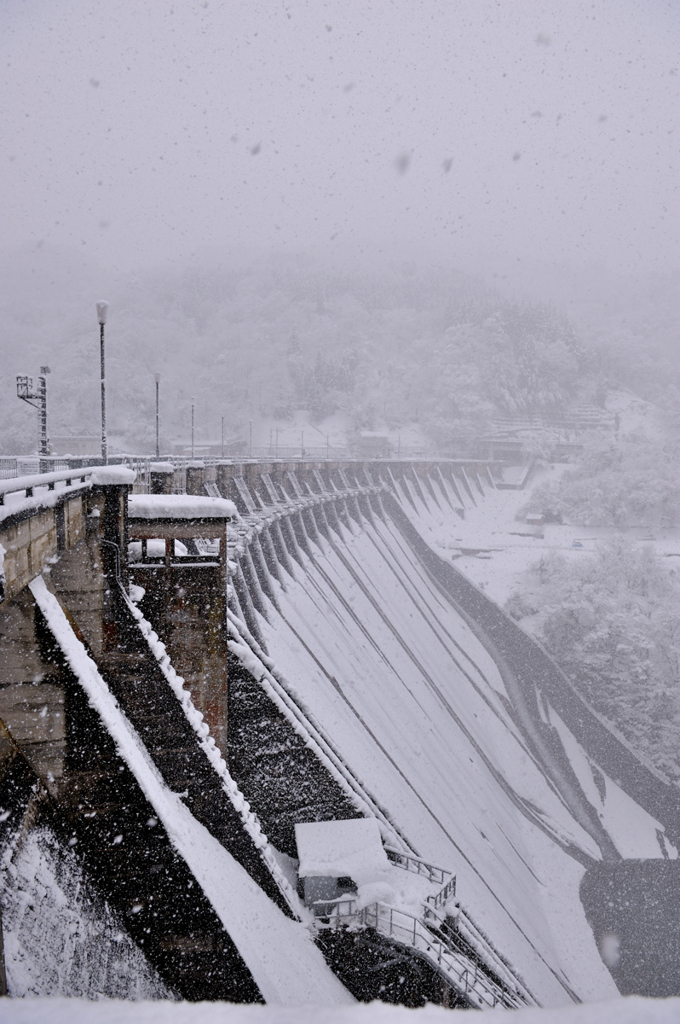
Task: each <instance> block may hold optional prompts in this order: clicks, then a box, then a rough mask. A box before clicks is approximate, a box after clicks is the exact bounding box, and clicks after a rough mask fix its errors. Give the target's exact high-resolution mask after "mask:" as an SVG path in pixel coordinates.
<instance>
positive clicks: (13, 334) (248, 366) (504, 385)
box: [0, 251, 672, 452]
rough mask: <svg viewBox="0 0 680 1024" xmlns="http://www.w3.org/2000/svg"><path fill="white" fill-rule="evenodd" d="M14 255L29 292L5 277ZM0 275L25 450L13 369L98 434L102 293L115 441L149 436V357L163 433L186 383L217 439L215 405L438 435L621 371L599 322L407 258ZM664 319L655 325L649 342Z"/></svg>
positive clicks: (594, 391)
mask: <svg viewBox="0 0 680 1024" xmlns="http://www.w3.org/2000/svg"><path fill="white" fill-rule="evenodd" d="M27 267H31V268H32V279H33V280H35V282H36V290H35V291H32V292H27V291H26V288H25V284H21V285H20V283H19V282H21V281H25V280H26V279H27V278H28V277H29V276H30V275H27V274H26V273H24V271H25V270H26V268H27ZM2 276H3V279H4V287H3V289H2V293H3V299H2V302H3V308H2V322H1V327H0V352H1V353H2V360H1V366H2V376H1V378H0V388H1V391H2V403H1V407H0V409H1V411H0V419H1V423H0V427H1V429H0V436H1V437H2V445H3V449H4V451H5V452H20V451H21V452H28V451H31V450H34V448H35V421H34V416H33V413H32V412H31V410H30V409H28V408H27V407H26V406H24V405H23V404H22V403H20V402H18V401H17V399H16V397H15V393H14V376H15V374H16V373H21V372H28V373H37V371H38V368H39V366H40V365H41V364H44V363H48V364H50V365H51V369H52V374H51V377H50V432H51V434H52V436H57V435H64V434H67V435H68V434H91V435H94V436H95V437H96V435H97V433H98V428H99V404H98V403H99V382H98V328H97V322H96V316H95V312H94V301H95V299H97V298H99V297H102V296H101V295H100V294H99V292H102V295H103V297H106V298H107V299H108V300H109V301H110V303H111V311H110V317H109V323H108V325H107V376H108V387H109V403H110V430H111V433H112V436H113V439H114V443H116V444H118V445H119V446H122V447H123V448H124V449H127V450H134V449H143V448H146V449H148V447H149V445H150V444H151V442H152V438H153V424H154V377H153V375H154V373H155V372H160V373H161V375H162V379H161V401H162V408H161V412H162V434H163V443H164V444H170V443H173V442H175V441H177V440H182V441H185V442H186V441H187V440H188V435H189V422H190V406H191V398H192V396H193V395H196V396H197V411H196V428H197V435H196V436H197V441H199V442H200V441H207V440H213V441H214V440H216V439H217V438H218V437H219V436H220V427H221V418H222V416H224V417H225V428H226V430H227V432H228V433H229V434H232V435H234V434H241V435H244V434H245V433H247V429H248V421H249V420H250V419H253V420H254V421H255V422H257V421H258V419H261V418H265V417H266V418H270V419H271V418H277V419H279V420H281V421H285V419H286V418H287V417H290V416H291V415H292V412H293V410H295V409H300V408H303V409H307V410H308V412H309V416H310V419H311V421H312V422H320V421H322V420H323V419H324V417H327V416H329V415H330V414H332V413H340V414H341V418H342V422H343V423H344V424H345V425H346V427H347V428H348V429H349V430H352V429H384V428H388V429H399V428H401V427H403V426H406V425H408V424H412V423H419V424H420V425H421V427H422V430H423V431H424V432H425V434H426V435H427V436H428V437H429V438H430V440H431V441H432V443H434V444H437V445H446V444H447V443H448V441H449V440H450V439H451V438H452V437H454V436H457V435H461V434H467V433H474V432H477V431H479V430H483V429H485V428H486V427H487V426H488V423H489V421H490V420H491V418H492V417H494V416H507V415H508V414H520V415H522V416H528V415H533V414H536V413H541V414H551V413H559V412H560V411H561V410H563V409H564V408H565V406H567V405H568V404H569V403H570V402H572V401H574V400H575V399H578V400H579V401H589V402H594V403H596V404H597V403H599V402H601V401H602V400H603V396H604V393H605V391H606V387H607V385H608V384H609V383H612V382H614V381H616V380H619V379H621V378H622V377H625V376H626V375H627V377H628V378H632V377H634V373H633V370H632V368H631V358H632V357H631V344H632V343H630V339H628V341H627V342H626V345H625V346H624V348H623V350H622V351H618V350H617V360H615V361H614V360H612V358H611V346H612V345H613V344H614V342H615V339H614V338H613V337H612V331H611V330H609V331H608V332H607V331H605V336H604V337H601V336H596V334H595V332H593V331H589V330H584V329H583V328H580V327H579V328H577V327H575V326H574V325H573V324H572V323H570V322H569V320H568V319H567V318H566V316H564V315H563V314H562V313H560V312H559V311H558V310H557V309H556V308H555V307H553V306H547V305H542V304H540V303H536V302H530V301H528V300H521V301H520V300H514V299H510V298H508V297H507V296H505V295H503V294H502V293H500V292H498V291H495V290H494V289H492V288H490V287H488V286H487V285H486V284H485V283H484V282H483V281H482V280H481V279H480V278H477V277H474V276H469V275H466V274H463V273H453V272H448V273H445V272H443V271H441V270H423V269H418V268H417V267H416V266H415V265H410V264H409V265H398V266H397V265H391V266H390V265H387V264H386V265H385V266H384V267H383V269H382V270H381V271H380V272H376V271H373V272H372V273H363V272H362V271H361V268H356V269H354V270H353V271H351V272H350V271H347V270H337V269H335V270H332V269H329V268H325V267H324V266H323V265H321V264H319V263H318V262H315V261H314V260H312V259H311V258H302V257H295V258H293V257H290V258H287V259H284V258H278V259H270V260H268V261H260V262H251V263H250V265H246V263H245V262H244V263H243V264H242V265H240V266H237V265H232V266H227V265H220V264H219V262H218V261H213V262H212V263H206V262H205V261H202V262H201V264H200V265H199V264H198V263H197V265H196V267H195V268H192V269H184V270H182V271H178V272H176V273H174V274H168V273H164V274H153V273H150V272H149V273H146V274H142V275H137V276H136V277H134V278H128V279H124V280H121V281H119V282H118V284H117V285H116V286H115V287H114V288H112V289H108V290H106V280H107V279H106V275H105V274H103V273H102V272H101V270H99V269H97V268H96V267H94V266H90V265H88V264H84V263H83V262H82V260H78V259H76V257H74V256H73V254H72V253H70V252H54V251H50V252H41V253H39V254H36V253H35V252H30V253H29V252H28V251H25V252H17V253H14V254H12V259H11V260H8V261H5V266H4V269H3V271H2ZM631 330H632V328H631ZM667 333H668V331H666V332H665V333H664V331H661V332H660V334H659V332H657V335H656V345H657V350H661V349H663V345H664V339H665V337H666V335H667ZM657 355H658V352H657ZM670 365H671V363H670V360H669V366H670ZM670 376H672V374H671V375H670ZM669 379H670V378H669V375H668V374H666V375H665V383H664V387H666V390H668V382H669ZM657 390H658V386H657Z"/></svg>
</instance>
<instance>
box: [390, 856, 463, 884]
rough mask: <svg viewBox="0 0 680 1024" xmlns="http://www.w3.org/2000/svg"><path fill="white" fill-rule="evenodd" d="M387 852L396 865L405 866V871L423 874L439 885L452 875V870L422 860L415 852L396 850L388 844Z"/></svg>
mask: <svg viewBox="0 0 680 1024" xmlns="http://www.w3.org/2000/svg"><path fill="white" fill-rule="evenodd" d="M385 852H386V853H387V856H388V858H389V860H390V861H391V862H392V864H394V865H395V867H398V868H403V869H404V871H411V872H413V873H414V874H416V875H423V876H424V877H425V878H427V879H428V880H429V881H430V882H436V883H437V885H444V884H445V883H446V881H447V879H449V878H451V876H452V872H451V871H447V870H446V868H438V867H435V865H434V864H428V862H427V861H425V860H421V858H420V857H414V856H413V854H411V853H404V852H403V851H402V850H395V849H394V848H393V847H392V846H386V847H385ZM454 891H455V879H454Z"/></svg>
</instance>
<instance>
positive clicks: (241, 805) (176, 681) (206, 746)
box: [119, 581, 307, 921]
mask: <svg viewBox="0 0 680 1024" xmlns="http://www.w3.org/2000/svg"><path fill="white" fill-rule="evenodd" d="M119 585H120V590H121V593H122V596H123V599H124V601H125V604H126V606H127V608H128V610H129V612H130V614H131V615H132V617H133V619H134V620H135V622H136V624H137V627H138V629H139V631H140V632H141V634H142V636H143V637H144V639H145V640H146V642H147V644H148V646H149V650H150V651H151V653H152V655H153V657H154V658H155V659H156V661H157V663H158V666H159V668H160V670H161V672H162V673H163V675H164V676H165V679H166V682H167V683H168V684H169V686H170V689H171V690H172V692H173V693H174V695H175V697H176V698H177V700H178V701H179V703H180V705H181V707H182V710H183V712H184V715H185V717H186V719H187V721H188V722H189V724H190V726H191V728H192V729H193V731H194V733H195V734H196V736H197V738H198V742H199V745H200V747H201V749H202V750H203V752H204V754H205V755H206V757H207V758H208V761H209V762H210V766H211V767H212V768H213V770H214V771H215V772H216V774H217V776H218V778H219V779H220V782H221V784H222V789H223V791H224V792H225V793H226V795H227V797H228V798H229V800H230V802H231V804H232V806H233V808H234V810H235V811H236V813H237V814H238V815H239V817H240V819H241V822H242V824H243V827H244V828H245V830H246V832H247V833H248V835H249V836H250V838H251V840H252V841H253V844H254V845H255V847H256V849H257V850H258V852H259V854H260V857H261V859H262V861H263V862H264V864H265V865H266V867H267V868H268V869H269V872H270V873H271V875H272V877H273V879H274V881H275V882H276V884H277V885H278V887H279V890H280V891H281V894H282V895H283V897H284V899H285V900H286V902H287V903H288V906H289V907H290V909H291V910H292V912H293V914H295V916H296V917H297V918H299V919H300V920H302V921H304V920H305V919H306V917H307V914H306V911H305V908H304V906H303V904H302V902H301V901H300V898H299V897H298V895H297V893H296V892H295V890H294V889H293V887H292V885H291V884H290V882H289V881H288V879H287V878H286V876H285V875H284V873H283V872H282V870H281V867H280V865H279V862H278V860H277V859H276V856H275V854H274V852H273V850H272V847H271V844H270V842H269V840H268V838H267V836H266V835H265V834H264V832H263V830H262V826H261V825H260V821H259V819H258V817H257V815H256V814H255V813H254V811H252V810H251V807H250V804H249V803H248V801H247V800H246V799H245V797H244V796H243V794H242V793H241V791H240V789H239V788H238V786H237V785H236V782H235V781H234V779H233V777H232V776H231V774H230V772H229V769H228V768H227V763H226V761H225V760H224V758H223V757H222V753H221V751H220V749H219V747H218V746H217V744H216V743H215V740H214V738H213V737H212V736H211V735H210V729H209V727H208V724H207V722H206V721H205V719H204V716H203V715H202V713H201V712H200V711H199V710H198V708H197V707H196V705H195V704H194V702H193V700H192V697H191V693H190V691H189V690H188V689H187V688H186V687H185V685H184V679H183V678H182V676H180V675H178V674H177V672H176V671H175V669H174V667H173V665H172V663H171V661H170V657H169V655H168V652H167V648H166V646H165V644H164V643H163V642H162V641H161V640H160V639H159V637H158V634H157V633H156V632H155V631H154V629H153V628H152V626H151V624H150V623H149V622H148V621H147V620H146V619H145V618H144V616H143V615H142V613H141V611H140V610H139V608H137V606H136V605H135V603H134V602H133V601H132V600H131V599H130V596H129V595H128V593H127V591H126V590H125V587H124V586H122V585H121V584H120V581H119Z"/></svg>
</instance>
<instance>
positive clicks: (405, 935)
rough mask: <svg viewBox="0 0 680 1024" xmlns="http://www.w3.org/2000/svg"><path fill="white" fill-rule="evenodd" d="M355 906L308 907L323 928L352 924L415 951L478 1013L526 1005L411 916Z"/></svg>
mask: <svg viewBox="0 0 680 1024" xmlns="http://www.w3.org/2000/svg"><path fill="white" fill-rule="evenodd" d="M356 903H357V901H356V900H355V899H351V898H347V897H340V898H339V899H336V900H328V901H321V900H320V901H318V902H316V903H314V904H312V907H313V909H314V912H315V914H316V916H317V917H321V918H326V919H327V920H328V924H327V925H326V927H331V928H334V929H337V928H339V927H341V926H342V924H343V923H349V922H352V921H355V922H356V923H357V924H360V925H363V926H364V927H366V928H374V929H375V931H377V932H378V933H379V934H381V935H384V936H385V937H386V938H390V939H393V940H394V941H396V942H399V943H400V944H401V945H404V946H408V947H409V948H411V949H413V950H415V951H416V952H417V953H418V954H419V955H421V956H424V957H425V958H426V959H427V960H429V961H430V963H432V964H433V966H435V967H437V968H438V969H439V970H440V971H441V972H442V973H444V974H445V975H448V977H449V978H452V979H453V980H454V983H455V984H456V985H457V986H458V987H460V988H461V989H462V991H463V994H464V995H465V996H466V997H467V998H468V999H470V1001H471V1002H473V1003H475V1004H476V1005H477V1006H478V1007H479V1008H480V1009H481V1008H482V1007H484V1006H488V1007H495V1006H497V1005H499V1004H501V1005H502V1006H506V1007H511V1008H514V1009H519V1008H520V1007H522V1006H526V1005H527V1004H528V1003H529V999H528V998H527V996H525V995H524V994H523V993H521V992H520V991H519V989H517V990H516V991H512V989H511V988H510V987H509V986H508V987H507V988H503V987H501V986H500V985H498V984H497V983H496V982H495V981H492V979H491V978H489V977H487V975H486V974H485V973H484V971H483V970H481V969H480V968H479V967H478V965H477V964H476V963H472V962H471V961H470V960H468V958H467V957H466V956H465V955H464V954H463V953H460V952H458V951H457V950H455V949H453V948H452V947H450V946H449V945H448V944H447V943H446V942H445V941H444V940H443V939H440V938H437V937H436V936H434V935H433V934H432V933H431V932H430V931H429V930H428V928H427V927H426V926H425V925H424V924H423V923H422V922H421V921H419V920H418V918H416V917H413V915H412V914H408V913H406V911H403V910H398V909H396V908H395V907H391V906H389V905H388V904H386V903H380V902H375V903H371V904H369V906H367V907H363V908H361V909H357V906H356Z"/></svg>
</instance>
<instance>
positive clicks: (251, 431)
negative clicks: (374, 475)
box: [248, 420, 253, 459]
mask: <svg viewBox="0 0 680 1024" xmlns="http://www.w3.org/2000/svg"><path fill="white" fill-rule="evenodd" d="M249 452H250V454H249V456H248V458H250V459H252V457H253V421H252V420H251V421H250V442H249Z"/></svg>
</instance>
